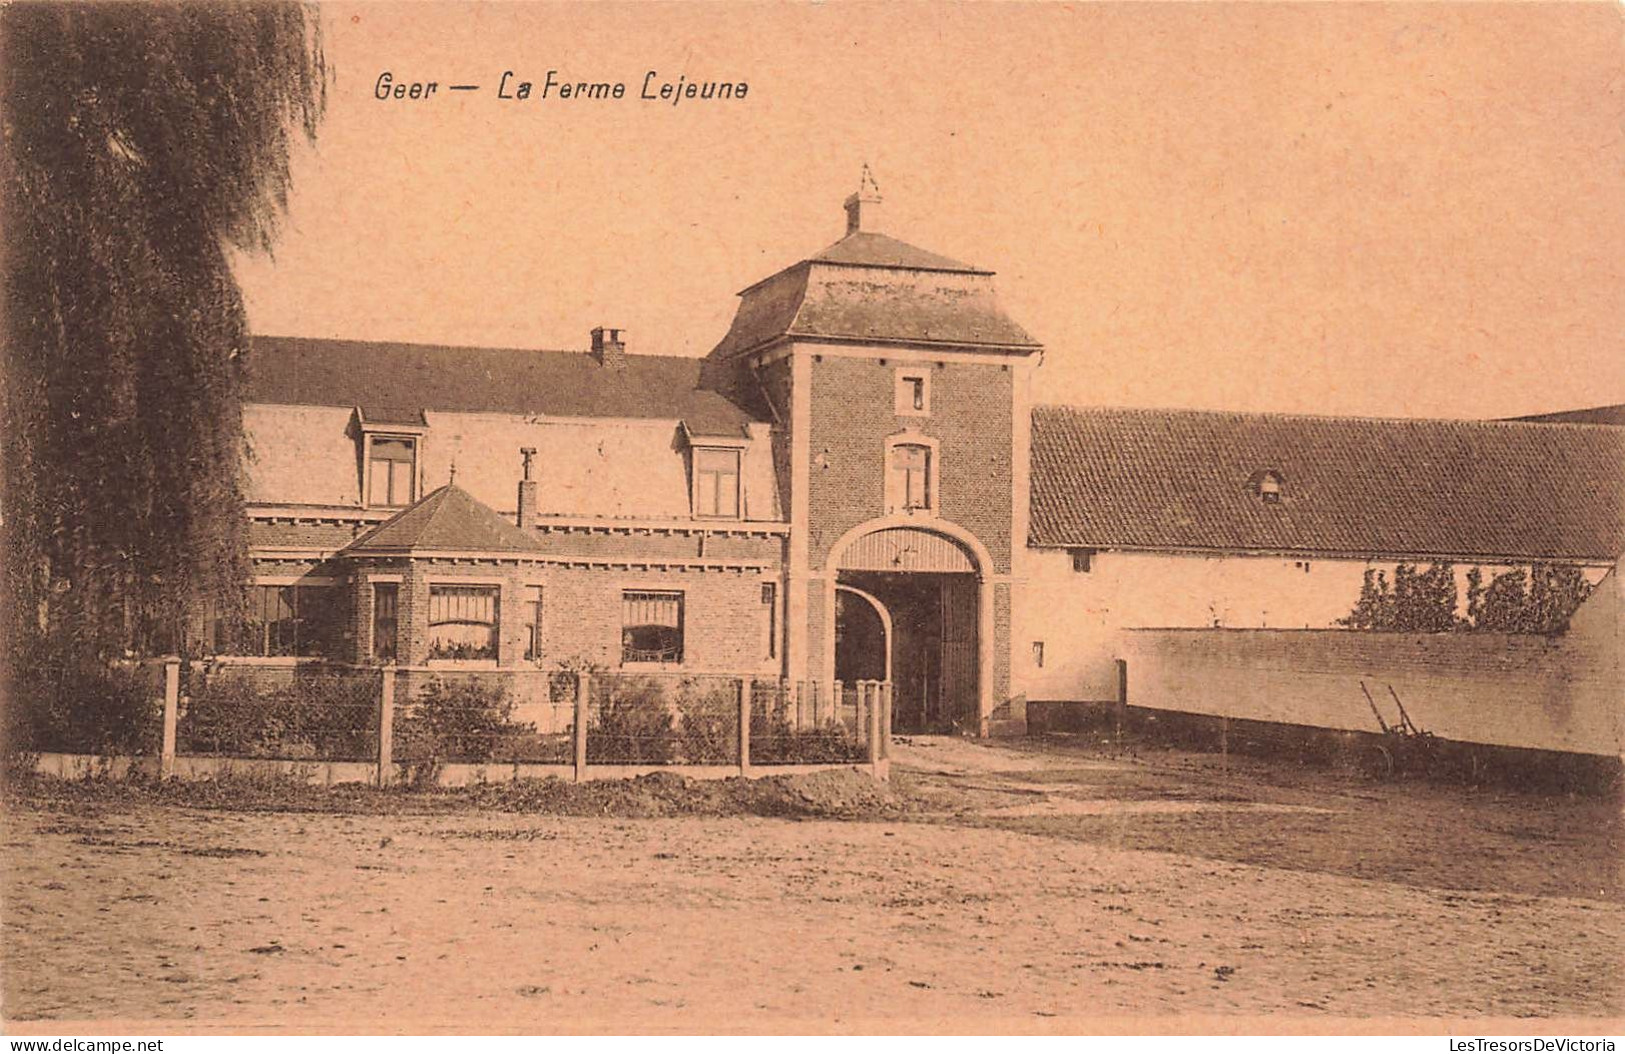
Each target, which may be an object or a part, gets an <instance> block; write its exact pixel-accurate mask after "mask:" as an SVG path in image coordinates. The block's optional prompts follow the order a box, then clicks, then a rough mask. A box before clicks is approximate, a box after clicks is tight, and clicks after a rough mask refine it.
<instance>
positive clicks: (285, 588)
mask: <svg viewBox="0 0 1625 1054" xmlns="http://www.w3.org/2000/svg"><path fill="white" fill-rule="evenodd" d="M343 624H344V620H343V618H342V617H341V612H340V611H339V610H338V593H337V591H336V590H335V589H334V588H333V587H332V586H329V585H320V586H317V585H270V586H258V585H257V586H250V587H249V590H248V613H247V619H246V620H245V622H244V624H243V632H242V635H241V637H239V638H238V639H237V640H231V639H230V631H229V627H227V625H226V624H225V622H224V621H223V620H219V619H217V620H216V621H215V634H214V637H215V650H216V651H217V652H218V653H220V654H226V655H245V656H251V655H257V656H265V657H271V656H289V657H297V658H320V657H324V656H331V655H336V654H337V653H338V646H339V634H340V633H341V632H342V626H343Z"/></svg>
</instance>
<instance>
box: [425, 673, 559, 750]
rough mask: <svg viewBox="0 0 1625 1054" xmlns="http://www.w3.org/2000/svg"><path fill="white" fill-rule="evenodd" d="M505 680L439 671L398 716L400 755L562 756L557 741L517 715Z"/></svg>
mask: <svg viewBox="0 0 1625 1054" xmlns="http://www.w3.org/2000/svg"><path fill="white" fill-rule="evenodd" d="M513 706H514V704H513V699H512V698H511V697H510V696H509V694H508V685H507V683H506V682H505V681H503V680H500V679H498V680H488V679H484V678H480V677H467V678H457V679H453V680H447V679H444V678H440V677H436V678H434V679H432V680H431V681H429V683H428V684H426V685H424V686H423V688H422V690H421V691H419V692H418V694H417V698H415V699H414V700H412V702H411V703H410V704H409V705H408V706H406V707H405V708H403V710H402V712H401V713H400V716H399V718H398V719H397V720H396V722H395V746H394V756H395V758H396V760H398V761H422V760H434V761H464V762H488V761H493V760H496V759H498V758H500V759H502V760H504V761H531V760H539V761H553V760H557V758H556V754H557V747H556V745H555V744H553V743H550V742H547V741H545V740H541V739H538V738H537V737H536V735H535V733H536V727H535V726H534V725H529V724H521V723H519V722H516V721H514V720H513V719H512V718H513Z"/></svg>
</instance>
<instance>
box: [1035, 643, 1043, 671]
mask: <svg viewBox="0 0 1625 1054" xmlns="http://www.w3.org/2000/svg"><path fill="white" fill-rule="evenodd" d="M1033 665H1034V666H1035V667H1037V668H1038V669H1040V670H1042V669H1043V668H1044V642H1043V641H1041V640H1035V641H1033Z"/></svg>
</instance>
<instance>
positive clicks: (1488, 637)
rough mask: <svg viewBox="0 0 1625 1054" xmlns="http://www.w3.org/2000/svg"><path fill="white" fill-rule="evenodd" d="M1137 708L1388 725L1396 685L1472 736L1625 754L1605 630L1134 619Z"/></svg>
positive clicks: (1431, 727) (1426, 723) (1437, 722)
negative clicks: (1389, 629)
mask: <svg viewBox="0 0 1625 1054" xmlns="http://www.w3.org/2000/svg"><path fill="white" fill-rule="evenodd" d="M1121 651H1122V657H1123V659H1124V660H1125V661H1126V662H1127V664H1128V701H1129V703H1130V704H1131V705H1132V706H1134V707H1144V708H1148V709H1152V710H1164V711H1176V712H1179V713H1185V714H1197V715H1208V716H1213V717H1227V718H1230V719H1232V720H1245V721H1260V722H1271V723H1279V724H1287V725H1303V726H1312V727H1317V728H1325V729H1334V730H1345V731H1352V732H1376V731H1378V730H1379V725H1378V721H1377V717H1376V716H1375V715H1374V714H1373V713H1372V709H1371V705H1370V704H1369V703H1367V701H1366V698H1365V695H1364V693H1363V692H1362V691H1361V684H1362V683H1363V684H1364V685H1365V688H1366V689H1367V690H1369V691H1370V693H1371V696H1372V698H1373V699H1374V700H1375V702H1376V705H1377V708H1378V710H1379V711H1380V712H1381V714H1382V717H1383V720H1384V721H1386V722H1387V723H1389V724H1397V723H1398V720H1399V710H1398V707H1397V706H1396V705H1395V703H1394V699H1393V696H1392V695H1391V694H1390V691H1389V689H1390V688H1392V690H1393V692H1394V693H1396V694H1397V695H1398V697H1399V699H1400V700H1401V701H1402V702H1403V704H1404V707H1405V710H1406V712H1407V713H1408V714H1409V715H1410V718H1411V720H1412V721H1413V722H1414V723H1415V724H1416V725H1417V726H1418V727H1419V728H1421V729H1422V730H1424V731H1427V732H1431V733H1433V734H1434V735H1436V736H1440V737H1443V738H1445V739H1450V740H1455V741H1457V742H1463V743H1481V744H1486V745H1492V746H1503V747H1516V748H1522V749H1530V750H1547V751H1563V752H1573V753H1580V754H1593V755H1601V756H1612V757H1618V756H1620V755H1621V754H1622V753H1625V689H1622V686H1621V679H1620V669H1619V656H1618V653H1617V649H1616V648H1614V647H1611V646H1610V642H1609V641H1608V640H1607V639H1606V638H1601V639H1599V638H1597V637H1595V636H1584V635H1574V634H1571V635H1566V636H1557V637H1542V636H1527V635H1509V634H1492V633H1439V634H1399V633H1361V632H1352V631H1346V630H1222V629H1200V630H1178V629H1165V630H1133V631H1129V632H1126V633H1124V634H1123V636H1122V648H1121Z"/></svg>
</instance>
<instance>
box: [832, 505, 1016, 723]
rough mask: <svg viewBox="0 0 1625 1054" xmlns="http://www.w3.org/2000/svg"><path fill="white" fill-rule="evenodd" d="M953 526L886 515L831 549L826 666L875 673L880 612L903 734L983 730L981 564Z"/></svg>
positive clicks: (838, 671)
mask: <svg viewBox="0 0 1625 1054" xmlns="http://www.w3.org/2000/svg"><path fill="white" fill-rule="evenodd" d="M950 530H952V528H951V527H950V528H949V530H932V529H930V527H928V526H925V525H917V524H913V523H906V524H899V523H895V522H882V523H877V524H874V525H872V527H871V528H870V529H868V530H854V531H853V532H851V533H849V535H848V536H847V537H846V538H844V539H842V543H841V544H839V545H838V546H837V547H836V548H835V550H834V551H832V552H831V554H830V557H831V560H830V566H831V567H832V569H833V574H831V575H830V576H829V580H830V583H831V585H830V600H831V601H832V603H833V604H834V610H835V627H834V629H835V632H834V633H833V634H832V638H833V639H832V640H831V649H830V651H831V654H830V655H829V667H828V668H829V669H830V672H831V674H832V675H833V677H834V678H836V679H839V680H855V679H861V678H866V677H876V676H877V673H876V671H877V670H880V669H881V668H882V666H881V663H880V662H878V661H877V657H876V648H877V630H876V618H877V614H876V613H877V612H880V611H884V612H885V613H886V614H887V616H888V617H889V622H890V625H889V627H888V632H887V633H886V634H885V640H884V642H883V644H880V645H878V646H881V647H884V648H885V649H886V654H885V659H886V660H887V661H886V663H885V664H884V669H885V673H886V674H887V675H889V676H887V677H886V678H885V679H888V680H890V681H891V683H892V727H893V728H894V729H895V730H896V731H898V732H901V733H949V732H972V733H979V732H980V731H981V730H982V727H983V724H984V719H985V716H986V705H985V702H984V696H985V695H986V688H987V685H986V683H985V682H986V676H985V670H986V668H987V663H988V659H989V656H990V654H991V653H990V651H989V650H988V648H987V645H988V643H989V642H988V641H987V640H986V637H987V636H988V634H987V633H986V632H985V631H984V629H983V627H984V625H985V624H986V622H987V620H988V616H989V614H990V612H989V611H988V610H986V609H987V605H988V603H989V600H990V596H989V590H988V589H987V588H986V586H985V584H984V582H983V581H982V579H983V577H984V574H985V564H984V563H983V559H982V554H981V553H980V552H979V550H980V548H981V547H980V546H978V545H976V544H975V541H974V539H970V538H968V536H967V537H966V538H965V539H961V538H959V537H956V536H955V535H956V534H957V533H962V532H957V531H954V532H953V533H950ZM843 598H845V599H843ZM860 598H866V599H867V601H868V602H863V601H862V600H860Z"/></svg>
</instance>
